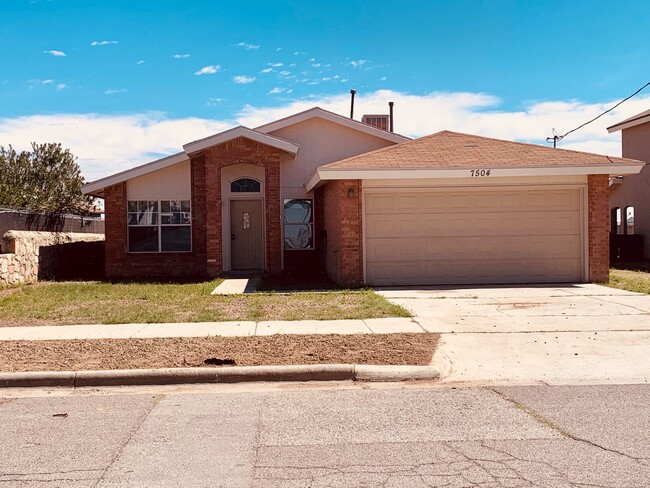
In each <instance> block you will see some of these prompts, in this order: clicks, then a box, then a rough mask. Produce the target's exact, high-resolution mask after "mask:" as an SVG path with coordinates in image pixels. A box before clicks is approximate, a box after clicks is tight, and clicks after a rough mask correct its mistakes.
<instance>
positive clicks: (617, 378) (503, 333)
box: [378, 284, 650, 384]
mask: <svg viewBox="0 0 650 488" xmlns="http://www.w3.org/2000/svg"><path fill="white" fill-rule="evenodd" d="M378 293H380V294H381V295H383V296H385V297H386V298H387V299H389V300H390V301H391V302H393V303H397V304H399V305H402V306H404V307H406V308H407V309H409V310H411V312H412V313H413V314H414V316H415V317H414V321H415V322H417V323H418V324H419V325H420V326H421V327H422V328H423V329H425V330H427V331H429V332H438V333H441V334H442V336H441V341H440V345H439V347H438V350H437V351H436V354H435V355H434V360H433V362H434V363H435V364H436V365H437V366H438V367H440V368H442V370H443V372H446V373H447V374H446V377H445V379H444V381H446V382H470V383H471V382H482V383H484V382H492V383H530V382H539V381H542V382H546V383H549V384H574V383H647V382H648V380H650V296H648V295H643V294H639V293H632V292H628V291H624V290H618V289H614V288H609V287H605V286H600V285H593V284H576V285H560V286H552V285H551V286H480V287H454V288H450V287H426V288H419V289H404V288H396V289H381V290H378Z"/></svg>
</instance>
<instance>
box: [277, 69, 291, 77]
mask: <svg viewBox="0 0 650 488" xmlns="http://www.w3.org/2000/svg"><path fill="white" fill-rule="evenodd" d="M278 74H279V75H280V76H289V75H290V74H291V71H287V70H286V69H285V70H282V71H280V72H279V73H278Z"/></svg>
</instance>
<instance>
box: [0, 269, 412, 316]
mask: <svg viewBox="0 0 650 488" xmlns="http://www.w3.org/2000/svg"><path fill="white" fill-rule="evenodd" d="M219 283H220V280H213V281H208V282H203V283H189V284H168V283H153V284H152V283H146V284H144V283H118V284H113V283H104V282H64V283H38V284H35V285H25V286H21V287H17V288H9V289H4V290H1V291H0V326H21V325H64V324H97V323H103V324H120V323H147V322H214V321H229V320H256V321H260V320H303V319H314V320H327V319H361V318H376V317H409V316H410V314H409V313H408V312H407V311H406V310H405V309H403V308H402V307H399V306H397V305H392V304H390V303H389V302H388V301H386V300H385V299H384V298H383V297H381V296H379V295H377V294H375V293H374V292H372V291H371V290H359V291H357V290H355V291H350V290H342V291H330V292H305V293H302V292H301V293H289V294H281V293H259V292H258V293H252V294H248V295H232V296H212V295H210V292H211V291H212V290H213V289H214V288H215V287H216V286H217V285H218V284H219Z"/></svg>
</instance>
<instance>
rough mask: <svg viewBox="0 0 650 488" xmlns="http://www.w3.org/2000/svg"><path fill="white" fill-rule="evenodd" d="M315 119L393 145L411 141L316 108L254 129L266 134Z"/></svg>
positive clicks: (399, 135)
mask: <svg viewBox="0 0 650 488" xmlns="http://www.w3.org/2000/svg"><path fill="white" fill-rule="evenodd" d="M315 117H318V118H320V119H323V120H327V121H329V122H333V123H335V124H338V125H341V126H344V127H348V128H350V129H354V130H358V131H359V132H364V133H366V134H370V135H372V136H375V137H379V138H380V139H385V140H388V141H391V142H394V143H400V142H404V141H410V140H411V138H410V137H407V136H403V135H401V134H397V133H396V132H390V131H386V130H383V129H378V128H377V127H373V126H372V125H368V124H364V123H363V122H360V121H358V120H355V119H351V118H349V117H345V116H343V115H339V114H337V113H334V112H330V111H329V110H325V109H324V108H321V107H318V106H317V107H312V108H310V109H307V110H303V111H302V112H298V113H297V114H293V115H289V116H287V117H284V118H282V119H279V120H275V121H273V122H269V123H267V124H264V125H260V126H258V127H256V128H255V130H256V131H258V132H262V133H264V134H268V133H270V132H274V131H277V130H280V129H283V128H285V127H289V126H291V125H295V124H299V123H300V122H304V121H306V120H309V119H313V118H315Z"/></svg>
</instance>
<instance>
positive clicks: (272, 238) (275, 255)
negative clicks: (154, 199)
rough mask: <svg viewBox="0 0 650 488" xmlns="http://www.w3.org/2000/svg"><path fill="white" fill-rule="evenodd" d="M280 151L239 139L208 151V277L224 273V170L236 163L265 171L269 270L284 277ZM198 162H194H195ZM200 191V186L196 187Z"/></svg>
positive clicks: (266, 238) (206, 159)
mask: <svg viewBox="0 0 650 488" xmlns="http://www.w3.org/2000/svg"><path fill="white" fill-rule="evenodd" d="M281 154H282V152H281V151H280V150H279V149H276V148H273V147H271V146H267V145H265V144H260V143H258V142H255V141H252V140H250V139H246V138H244V137H238V138H237V139H233V140H231V141H228V142H225V143H223V144H219V145H218V146H214V147H211V148H208V149H206V150H205V151H204V155H203V157H204V158H205V163H204V166H205V181H206V183H205V185H206V189H205V195H206V197H205V198H206V211H205V218H206V222H207V223H208V224H209V225H207V226H206V241H207V242H206V248H207V261H208V268H207V269H208V275H209V276H218V275H219V274H220V273H221V272H222V271H223V259H222V258H223V254H222V252H223V251H222V247H221V235H222V226H221V211H222V207H221V206H222V198H221V168H223V167H225V166H229V165H232V164H241V163H247V164H254V165H256V166H262V167H263V168H264V175H265V181H264V202H265V209H264V214H265V215H264V220H265V226H266V235H265V236H264V237H265V246H266V253H265V268H266V271H267V272H268V273H269V274H271V275H278V274H280V271H281V267H282V261H281V258H282V247H281V246H282V227H281V226H282V205H281V201H280V156H281ZM193 161H194V160H193ZM194 191H195V192H196V191H198V187H196V188H194Z"/></svg>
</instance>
